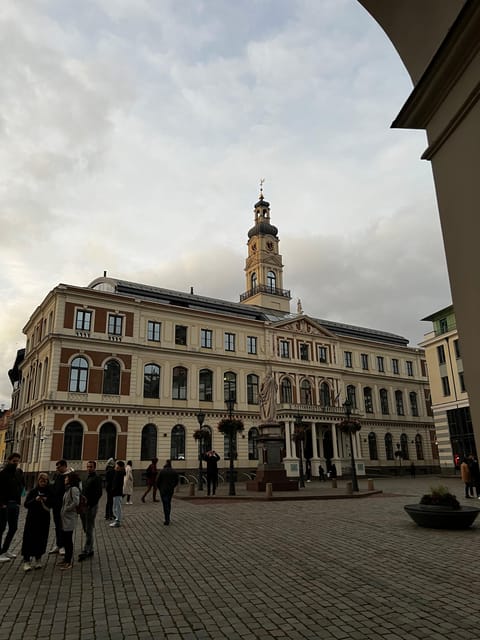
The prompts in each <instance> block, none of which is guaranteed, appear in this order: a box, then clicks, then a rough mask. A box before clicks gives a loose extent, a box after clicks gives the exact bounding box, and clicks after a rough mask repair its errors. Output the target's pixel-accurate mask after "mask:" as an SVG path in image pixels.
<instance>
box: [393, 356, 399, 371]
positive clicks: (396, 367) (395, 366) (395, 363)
mask: <svg viewBox="0 0 480 640" xmlns="http://www.w3.org/2000/svg"><path fill="white" fill-rule="evenodd" d="M392 371H393V373H399V369H398V360H397V358H392Z"/></svg>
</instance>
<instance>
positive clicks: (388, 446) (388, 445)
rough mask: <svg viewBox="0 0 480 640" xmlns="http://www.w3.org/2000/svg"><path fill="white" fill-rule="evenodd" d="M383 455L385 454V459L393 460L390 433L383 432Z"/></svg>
mask: <svg viewBox="0 0 480 640" xmlns="http://www.w3.org/2000/svg"><path fill="white" fill-rule="evenodd" d="M385 455H386V456H387V460H395V456H394V455H393V438H392V434H391V433H386V434H385Z"/></svg>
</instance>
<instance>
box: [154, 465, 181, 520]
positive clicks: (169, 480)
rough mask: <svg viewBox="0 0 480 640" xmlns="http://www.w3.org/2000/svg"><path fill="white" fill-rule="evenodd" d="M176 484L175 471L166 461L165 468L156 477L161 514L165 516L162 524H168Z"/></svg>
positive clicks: (176, 474) (176, 476) (176, 475)
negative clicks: (161, 508) (160, 500)
mask: <svg viewBox="0 0 480 640" xmlns="http://www.w3.org/2000/svg"><path fill="white" fill-rule="evenodd" d="M177 484H178V473H177V472H176V471H175V469H172V463H171V461H170V460H167V461H166V463H165V466H164V467H163V469H162V470H161V471H160V473H159V474H158V477H157V487H158V490H159V491H160V498H161V499H162V505H163V513H164V516H165V522H164V523H163V524H167V525H168V524H170V512H171V510H172V498H173V491H174V489H175V487H176V486H177Z"/></svg>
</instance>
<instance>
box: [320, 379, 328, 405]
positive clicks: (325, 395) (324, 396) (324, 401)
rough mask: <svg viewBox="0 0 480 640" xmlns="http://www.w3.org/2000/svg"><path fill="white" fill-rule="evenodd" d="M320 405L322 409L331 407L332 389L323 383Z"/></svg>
mask: <svg viewBox="0 0 480 640" xmlns="http://www.w3.org/2000/svg"><path fill="white" fill-rule="evenodd" d="M320 404H321V405H322V407H329V406H330V405H331V394H330V387H329V385H328V383H327V382H322V384H321V385H320Z"/></svg>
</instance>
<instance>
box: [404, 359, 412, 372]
mask: <svg viewBox="0 0 480 640" xmlns="http://www.w3.org/2000/svg"><path fill="white" fill-rule="evenodd" d="M405 365H406V367H407V376H413V362H412V361H411V360H407V361H406V363H405Z"/></svg>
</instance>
